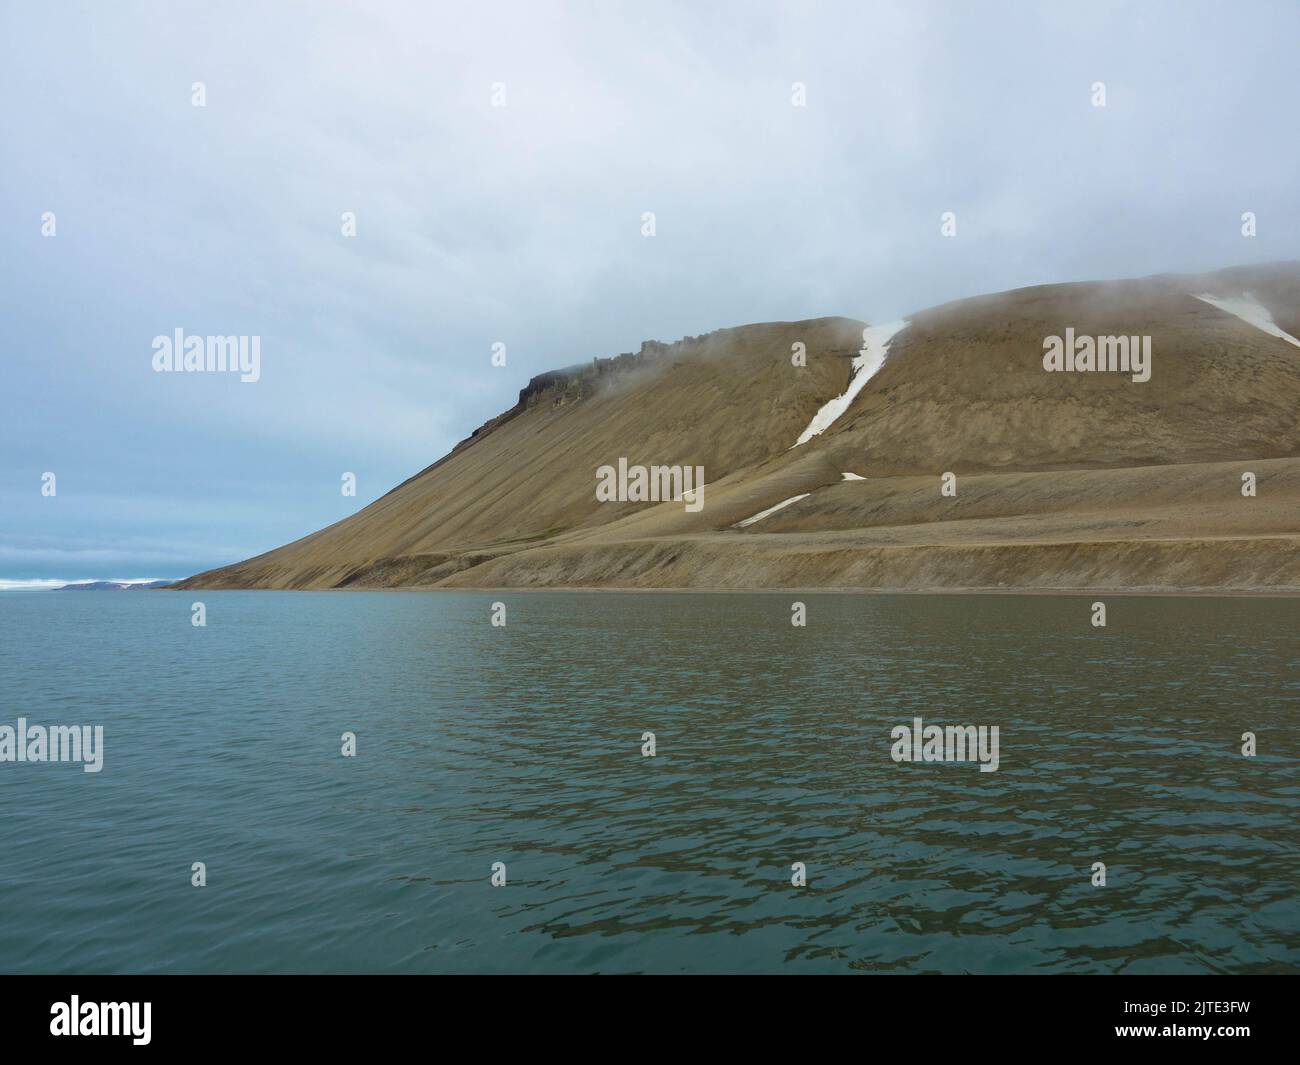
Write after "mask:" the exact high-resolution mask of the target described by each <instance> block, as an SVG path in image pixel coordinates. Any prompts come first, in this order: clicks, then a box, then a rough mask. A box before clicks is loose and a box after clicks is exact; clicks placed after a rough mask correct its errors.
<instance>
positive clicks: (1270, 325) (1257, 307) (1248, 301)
mask: <svg viewBox="0 0 1300 1065" xmlns="http://www.w3.org/2000/svg"><path fill="white" fill-rule="evenodd" d="M1196 298H1197V299H1198V300H1201V301H1202V302H1203V303H1208V304H1209V305H1210V306H1211V307H1218V308H1219V310H1221V311H1226V312H1227V313H1228V314H1231V315H1235V316H1236V317H1238V318H1240V319H1241V320H1242V321H1243V322H1248V323H1249V324H1251V325H1253V326H1254V327H1255V328H1256V329H1262V330H1263V331H1264V332H1265V333H1268V334H1269V335H1270V336H1275V337H1277V338H1278V339H1280V340H1285V341H1287V342H1288V343H1291V344H1294V345H1295V346H1296V347H1298V348H1300V340H1297V339H1296V338H1295V337H1293V336H1292V335H1291V334H1290V333H1288V332H1286V331H1285V330H1283V329H1279V328H1278V327H1277V324H1276V323H1275V322H1274V321H1273V316H1272V315H1271V314H1270V313H1269V311H1268V308H1267V307H1265V306H1264V305H1263V304H1262V303H1260V302H1259V300H1257V299H1256V298H1255V297H1254V296H1252V295H1251V294H1250V293H1249V292H1243V293H1242V294H1241V295H1240V296H1211V295H1210V294H1209V293H1208V292H1207V293H1205V294H1204V295H1201V296H1197V297H1196Z"/></svg>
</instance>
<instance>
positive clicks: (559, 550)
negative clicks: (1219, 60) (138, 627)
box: [176, 263, 1300, 591]
mask: <svg viewBox="0 0 1300 1065" xmlns="http://www.w3.org/2000/svg"><path fill="white" fill-rule="evenodd" d="M864 329H866V330H867V332H866V334H865V339H864ZM1050 337H1058V338H1061V344H1062V346H1064V345H1065V343H1066V342H1067V341H1073V344H1072V353H1073V349H1074V348H1075V347H1078V349H1079V350H1080V351H1081V352H1083V351H1084V350H1085V349H1086V347H1087V346H1092V347H1093V348H1094V350H1097V349H1099V350H1101V351H1102V352H1103V355H1102V362H1103V363H1104V362H1105V352H1106V351H1109V352H1110V354H1111V355H1115V354H1116V349H1117V347H1118V345H1117V344H1112V343H1111V342H1109V341H1106V340H1105V339H1104V338H1112V337H1124V338H1131V339H1129V345H1130V346H1131V348H1132V349H1133V351H1134V352H1135V353H1136V352H1140V351H1142V350H1144V349H1143V343H1144V342H1143V340H1142V339H1141V338H1149V341H1148V342H1147V343H1149V349H1150V353H1151V354H1150V363H1149V371H1150V376H1149V379H1147V380H1135V379H1134V378H1135V377H1140V376H1141V374H1140V373H1139V372H1137V370H1138V367H1137V366H1136V365H1133V366H1130V370H1132V371H1133V372H1120V371H1118V370H1116V371H1114V372H1112V371H1109V370H1105V371H1098V370H1091V371H1090V370H1082V369H1081V370H1074V371H1065V372H1049V371H1048V370H1046V369H1045V368H1044V353H1045V348H1046V347H1047V345H1048V344H1049V343H1050V342H1049V341H1048V340H1047V338H1050ZM1297 337H1300V263H1279V264H1272V265H1268V266H1259V267H1238V268H1232V269H1228V270H1223V271H1219V272H1217V273H1213V274H1205V275H1162V276H1157V277H1149V278H1141V279H1131V280H1122V281H1103V282H1086V283H1072V284H1058V285H1043V286H1037V287H1033V288H1026V289H1019V290H1016V291H1013V292H1005V293H999V294H996V295H988V296H980V297H976V298H973V299H966V300H959V301H956V302H953V303H948V304H944V305H942V306H940V307H936V308H932V309H929V310H925V311H921V312H919V313H917V314H914V315H912V316H910V317H909V318H908V319H906V320H905V321H904V322H902V323H896V324H894V325H891V326H876V327H872V328H869V329H868V327H867V326H866V323H863V322H860V321H857V320H854V319H848V318H819V319H813V320H810V321H802V322H772V323H765V324H760V325H748V326H742V327H739V328H733V329H721V330H718V331H717V332H714V333H710V334H708V335H706V336H702V337H688V338H686V339H684V340H681V341H678V342H677V343H674V344H661V343H656V342H647V343H645V344H644V345H642V347H641V350H640V351H639V352H637V353H635V354H625V355H620V356H618V357H617V358H614V359H599V360H595V361H594V362H593V363H592V364H590V365H587V366H582V367H574V368H570V369H567V370H562V371H556V372H553V373H547V374H543V375H541V376H539V377H535V378H534V379H533V380H532V381H530V382H529V384H528V386H527V387H526V388H524V389H523V390H522V391H521V392H520V395H519V402H518V403H517V404H516V405H515V406H514V407H512V408H511V409H510V410H508V411H506V412H505V413H503V414H501V415H499V416H498V417H496V418H494V419H493V420H492V421H490V422H488V423H487V424H486V425H484V426H482V427H480V428H479V429H478V430H476V431H475V432H474V433H473V434H472V435H471V436H470V437H469V438H467V439H466V440H464V441H462V442H461V443H460V444H458V445H457V446H456V447H455V448H453V449H452V451H451V452H450V453H449V454H448V455H446V456H444V457H443V458H442V459H440V460H438V461H437V462H435V463H434V464H433V465H431V466H429V467H428V468H426V469H425V470H423V471H421V472H420V473H418V474H416V475H415V476H414V477H412V478H410V479H409V480H407V481H405V482H403V483H402V484H400V485H398V486H397V487H396V488H394V489H393V490H392V491H390V492H389V493H387V494H386V495H385V496H383V497H381V498H380V499H378V500H376V501H375V502H374V503H372V504H370V505H369V506H367V507H365V508H364V509H363V510H361V511H359V512H358V513H356V514H354V515H352V516H351V517H348V518H346V519H344V520H342V521H340V522H337V523H336V524H334V525H331V526H329V527H328V528H325V529H322V530H320V531H318V532H315V533H312V534H311V535H309V536H306V537H304V538H303V539H301V540H297V541H295V542H293V543H291V544H288V545H286V546H284V547H281V548H277V549H276V550H274V551H270V552H268V553H266V554H263V555H259V556H257V557H255V558H252V559H248V560H247V561H245V562H240V563H237V564H235V565H232V566H226V567H223V568H220V569H215V570H210V571H208V572H206V573H201V574H198V575H197V576H195V577H191V578H189V579H188V580H186V581H182V582H180V583H179V584H178V585H176V587H180V588H364V587H481V588H498V587H502V588H504V587H544V586H549V587H638V588H713V589H770V588H875V589H897V590H933V589H997V588H1006V589H1011V588H1043V589H1049V588H1050V589H1070V588H1075V589H1081V590H1082V589H1087V590H1101V589H1114V590H1138V589H1167V590H1177V589H1181V590H1188V589H1217V590H1242V591H1268V590H1279V591H1296V590H1300V550H1297V548H1298V547H1300V420H1298V419H1297V417H1296V413H1297V409H1298V408H1300V340H1297V339H1296V338H1297ZM1080 338H1088V340H1087V341H1083V340H1081V339H1080ZM1093 338H1098V339H1097V340H1096V342H1095V343H1094V340H1093ZM797 344H802V345H804V347H805V349H806V353H807V359H806V365H804V366H795V365H792V359H791V354H792V348H793V346H794V345H797ZM1080 345H1082V346H1080ZM882 360H883V364H882ZM837 397H839V401H838V403H837V402H835V401H836V400H837ZM828 404H830V406H828ZM812 428H819V429H821V430H822V431H821V432H820V433H818V434H817V435H811V436H809V434H810V433H811V429H812ZM805 438H806V439H805ZM800 440H804V441H805V442H802V443H799V444H798V445H797V446H796V441H800ZM621 458H625V459H626V461H627V463H628V464H631V465H637V464H641V465H644V466H651V465H677V464H680V465H686V466H691V467H697V466H702V467H703V468H704V471H705V474H704V479H705V482H706V484H705V488H704V491H703V501H702V505H697V506H690V505H688V504H689V503H690V497H688V498H687V499H685V500H683V499H676V500H670V501H668V502H659V503H645V502H601V501H599V500H598V499H597V493H596V485H597V480H598V474H597V470H598V469H599V468H600V467H602V466H615V467H616V466H617V465H618V463H619V460H620V459H621ZM944 474H952V475H953V479H952V480H950V481H949V494H944V492H943V488H944V483H945V482H944V477H943V475H944ZM1245 474H1253V476H1254V482H1255V495H1253V496H1249V495H1244V494H1243V489H1242V485H1243V475H1245ZM953 490H955V495H954V494H951V492H952V491H953ZM769 510H770V513H767V514H765V515H763V512H765V511H769ZM759 515H763V516H761V517H758V520H754V521H751V520H750V519H753V518H755V517H756V516H759ZM742 523H743V524H742Z"/></svg>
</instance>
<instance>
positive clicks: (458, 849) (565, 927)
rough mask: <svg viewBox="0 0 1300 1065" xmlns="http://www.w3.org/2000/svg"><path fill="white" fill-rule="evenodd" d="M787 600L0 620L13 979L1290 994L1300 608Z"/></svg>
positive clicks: (16, 597) (3, 832)
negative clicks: (1192, 976) (948, 727)
mask: <svg viewBox="0 0 1300 1065" xmlns="http://www.w3.org/2000/svg"><path fill="white" fill-rule="evenodd" d="M793 598H794V597H793V596H778V595H726V596H723V595H719V596H710V595H657V594H655V595H650V594H628V595H620V594H568V593H535V594H521V593H508V594H495V595H490V594H470V593H467V594H448V593H428V594H423V593H383V592H374V593H371V592H351V593H347V592H342V593H277V592H203V593H174V592H138V593H113V592H105V593H81V594H73V593H59V592H33V593H8V594H5V595H0V725H4V724H8V725H11V726H13V725H15V723H16V719H17V718H18V717H20V716H22V717H25V718H27V720H28V721H29V722H30V723H33V724H92V725H93V724H102V725H103V727H104V767H103V770H102V771H101V772H100V773H97V774H91V773H84V772H83V771H82V770H81V769H80V768H79V767H78V766H76V765H69V764H32V763H0V970H3V971H8V972H14V971H18V972H123V971H125V972H318V971H380V972H387V971H397V972H426V971H428V972H433V971H453V972H519V971H527V972H534V971H542V972H634V971H651V972H706V971H707V972H715V971H724V972H732V971H740V972H800V971H802V972H851V971H859V972H900V971H902V972H917V971H923V972H929V971H941V972H1012V971H1014V972H1025V971H1042V972H1063V971H1068V972H1252V971H1295V970H1296V969H1297V968H1298V967H1300V902H1298V901H1297V885H1298V884H1300V817H1298V815H1300V773H1297V767H1298V765H1300V670H1298V669H1297V665H1298V663H1297V658H1296V656H1297V648H1300V639H1298V637H1300V602H1297V601H1293V600H1292V601H1288V600H1248V599H1146V598H1122V597H1114V598H1112V599H1110V600H1109V601H1108V607H1109V617H1108V622H1109V624H1108V626H1107V627H1106V628H1105V629H1101V630H1099V629H1094V628H1093V627H1092V626H1091V625H1090V623H1089V616H1090V610H1089V605H1090V602H1091V598H1088V599H1084V598H1077V597H1060V598H1049V597H961V596H953V597H904V596H897V597H890V596H833V595H831V596H818V595H805V596H801V597H799V598H801V599H802V600H803V601H804V602H806V603H807V605H808V624H807V627H806V628H802V629H800V628H794V627H792V626H791V624H790V602H791V600H792V599H793ZM194 600H202V601H203V602H204V603H205V604H206V607H207V621H208V624H207V626H206V628H196V627H193V626H192V625H191V624H190V616H191V615H190V604H191V602H192V601H194ZM494 600H502V601H504V602H505V603H506V604H507V608H508V614H507V625H506V626H505V627H504V628H494V627H492V626H491V625H490V623H489V617H490V613H491V603H492V602H493V601H494ZM915 716H920V717H922V718H923V719H924V721H925V722H926V723H927V724H975V725H980V724H984V725H997V726H999V730H1000V768H999V769H998V771H997V772H992V773H981V772H979V771H978V769H977V766H976V765H974V764H944V763H923V764H911V765H909V764H899V763H896V762H894V761H893V760H892V759H891V757H890V748H891V744H892V741H891V738H890V730H891V729H892V728H893V727H894V726H895V725H900V724H909V723H910V722H911V720H912V718H913V717H915ZM646 730H650V731H653V732H654V733H655V734H656V737H657V747H658V753H657V755H656V756H655V757H653V758H647V757H643V756H642V754H641V743H642V739H641V737H642V733H643V732H644V731H646ZM1247 730H1249V731H1253V732H1254V733H1256V735H1257V737H1258V744H1259V754H1258V755H1257V756H1256V757H1254V758H1245V757H1243V756H1242V754H1241V751H1240V747H1241V735H1242V733H1243V732H1245V731H1247ZM344 731H352V732H354V733H355V734H356V736H357V755H356V757H355V758H344V757H342V756H341V754H340V737H341V734H342V733H343V732H344ZM196 861H201V862H204V863H206V867H207V886H206V887H201V888H198V887H193V886H191V865H192V863H193V862H196ZM797 861H799V862H804V863H805V864H806V867H807V877H808V883H807V886H806V887H802V888H797V887H793V886H791V883H790V878H791V864H792V863H793V862H797ZM1096 861H1102V862H1105V863H1106V866H1107V884H1106V886H1105V887H1094V886H1092V883H1091V866H1092V863H1093V862H1096ZM494 862H504V863H505V864H506V877H507V883H506V885H505V886H504V887H493V886H492V885H491V883H490V882H489V878H490V875H491V866H492V863H494Z"/></svg>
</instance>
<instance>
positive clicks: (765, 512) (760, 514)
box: [732, 492, 812, 529]
mask: <svg viewBox="0 0 1300 1065" xmlns="http://www.w3.org/2000/svg"><path fill="white" fill-rule="evenodd" d="M810 495H812V493H811V492H805V493H804V494H803V495H801V496H791V497H790V498H789V499H783V500H781V502H779V503H778V504H777V505H776V506H774V507H768V508H767V509H766V510H760V511H759V512H758V513H757V514H755V515H754V516H753V517H752V518H746V519H745V520H744V521H738V522H736V524H735V525H733V526H732V528H733V529H743V528H744V527H745V526H746V525H753V524H754V522H756V521H762V520H763V519H764V518H766V517H767V516H768V515H769V514H775V513H776V512H777V511H778V510H780V509H781V508H782V507H788V506H789V505H790V504H791V503H798V502H799V500H801V499H807V498H808V497H809V496H810Z"/></svg>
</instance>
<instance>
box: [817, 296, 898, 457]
mask: <svg viewBox="0 0 1300 1065" xmlns="http://www.w3.org/2000/svg"><path fill="white" fill-rule="evenodd" d="M905 325H907V319H906V318H904V319H902V320H901V321H897V322H890V323H889V324H888V325H873V326H871V327H869V328H867V329H864V330H863V331H862V349H861V350H860V351H859V352H858V355H857V358H855V359H854V360H853V377H852V379H851V380H850V381H849V387H848V388H847V389H845V390H844V394H843V395H842V396H836V397H835V398H834V399H832V400H831V401H830V402H828V403H825V404H823V405H822V409H821V410H819V411H818V412H817V413H816V414H815V415H813V420H812V421H811V422H809V423H808V428H807V429H805V430H804V431H803V432H802V433H800V434H799V439H798V440H796V441H795V442H794V443H793V444H792V445H791V447H792V448H795V447H798V446H799V445H800V444H806V443H807V442H808V441H809V440H811V439H812V438H813V437H814V436H820V435H821V434H822V433H824V432H826V430H827V429H829V428H830V427H831V425H832V423H834V421H835V419H836V418H838V417H839V416H840V415H841V414H843V413H844V412H845V411H846V410H848V409H849V405H850V404H851V403H852V402H853V400H854V399H855V398H857V394H858V393H859V392H861V391H862V386H863V385H865V384H866V383H867V382H868V381H869V380H871V378H873V377H875V375H876V373H877V372H878V371H879V370H880V368H881V367H882V366H884V365H885V356H886V355H887V354H889V344H890V342H891V341H892V340H893V339H894V335H895V334H896V333H897V332H898V331H899V330H900V329H902V328H903V326H905Z"/></svg>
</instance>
